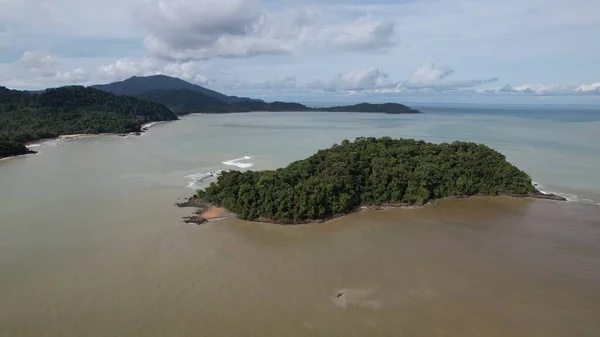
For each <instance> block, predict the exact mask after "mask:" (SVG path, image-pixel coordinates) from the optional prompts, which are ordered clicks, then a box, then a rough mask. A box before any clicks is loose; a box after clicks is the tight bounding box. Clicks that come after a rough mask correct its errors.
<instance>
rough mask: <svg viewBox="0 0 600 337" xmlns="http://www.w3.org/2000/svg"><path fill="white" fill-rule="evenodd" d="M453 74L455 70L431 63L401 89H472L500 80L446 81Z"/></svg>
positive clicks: (413, 75) (416, 73) (415, 74)
mask: <svg viewBox="0 0 600 337" xmlns="http://www.w3.org/2000/svg"><path fill="white" fill-rule="evenodd" d="M453 74H454V70H453V69H452V68H448V67H436V66H435V65H434V64H433V63H429V64H426V65H423V66H421V67H419V68H418V69H417V70H416V71H415V72H414V73H413V74H412V75H411V76H410V77H409V79H408V80H407V81H406V82H404V83H402V84H401V87H402V88H405V89H433V90H455V89H460V88H471V87H475V86H479V85H482V84H486V83H491V82H496V81H497V80H498V78H497V77H492V78H488V79H483V80H478V79H475V80H473V79H471V80H454V81H448V80H446V79H447V78H448V77H450V76H452V75H453Z"/></svg>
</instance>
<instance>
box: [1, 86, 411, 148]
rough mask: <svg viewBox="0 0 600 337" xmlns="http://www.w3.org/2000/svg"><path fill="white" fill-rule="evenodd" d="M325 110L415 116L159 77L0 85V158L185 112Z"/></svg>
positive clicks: (401, 108)
mask: <svg viewBox="0 0 600 337" xmlns="http://www.w3.org/2000/svg"><path fill="white" fill-rule="evenodd" d="M253 111H296V112H303V111H328V112H364V113H388V114H404V113H420V112H421V111H418V110H415V109H411V108H409V107H407V106H405V105H402V104H397V103H385V104H369V103H361V104H356V105H350V106H337V107H325V108H312V107H308V106H306V105H303V104H300V103H290V102H270V103H267V102H265V101H263V100H260V99H252V98H248V97H238V96H227V95H225V94H222V93H219V92H216V91H214V90H210V89H207V88H204V87H202V86H199V85H195V84H192V83H189V82H186V81H184V80H181V79H178V78H174V77H169V76H165V75H155V76H146V77H136V76H134V77H131V78H129V79H127V80H124V81H120V82H114V83H109V84H102V85H94V86H90V87H82V86H66V87H61V88H55V89H46V90H40V91H19V90H10V89H7V88H5V87H1V86H0V159H1V158H4V157H9V156H17V155H22V154H28V153H35V152H34V151H31V150H29V149H28V148H27V147H26V144H27V143H29V142H33V141H36V140H40V139H46V138H56V137H58V136H60V135H69V134H101V133H113V134H122V133H132V132H133V133H138V132H141V131H143V130H141V126H142V125H143V124H145V123H149V122H157V121H171V120H177V119H178V118H177V115H185V114H190V113H235V112H253Z"/></svg>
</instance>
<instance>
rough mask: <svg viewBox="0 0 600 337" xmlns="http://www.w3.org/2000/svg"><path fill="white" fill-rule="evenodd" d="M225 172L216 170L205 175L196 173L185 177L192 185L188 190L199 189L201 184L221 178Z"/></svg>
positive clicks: (189, 185) (188, 186)
mask: <svg viewBox="0 0 600 337" xmlns="http://www.w3.org/2000/svg"><path fill="white" fill-rule="evenodd" d="M225 171H226V170H216V171H210V172H205V173H195V174H190V175H189V176H185V178H186V179H188V180H189V181H190V183H189V184H188V185H187V188H193V189H197V188H198V184H201V183H203V182H205V181H207V180H209V179H216V178H217V177H219V175H221V173H223V172H225Z"/></svg>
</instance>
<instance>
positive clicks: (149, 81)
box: [91, 74, 263, 104]
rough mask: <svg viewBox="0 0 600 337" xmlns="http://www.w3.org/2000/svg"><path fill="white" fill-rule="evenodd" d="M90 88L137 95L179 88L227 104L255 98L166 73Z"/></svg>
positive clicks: (136, 77)
mask: <svg viewBox="0 0 600 337" xmlns="http://www.w3.org/2000/svg"><path fill="white" fill-rule="evenodd" d="M91 87H92V88H96V89H100V90H104V91H108V92H111V93H113V94H116V95H126V96H138V95H141V94H144V93H146V92H149V91H155V90H180V89H185V90H189V91H192V92H198V93H201V94H204V95H206V96H208V97H212V98H215V99H218V100H220V101H222V102H225V103H228V104H236V103H243V102H256V101H260V102H263V101H262V100H256V99H252V98H248V97H238V96H227V95H225V94H222V93H220V92H217V91H214V90H211V89H208V88H205V87H203V86H200V85H197V84H193V83H190V82H187V81H184V80H182V79H180V78H177V77H171V76H167V75H162V74H161V75H152V76H132V77H130V78H128V79H126V80H123V81H118V82H112V83H107V84H96V85H92V86H91Z"/></svg>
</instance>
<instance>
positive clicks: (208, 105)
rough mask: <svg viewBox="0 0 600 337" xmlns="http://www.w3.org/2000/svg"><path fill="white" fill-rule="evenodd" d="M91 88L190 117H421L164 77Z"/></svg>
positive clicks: (386, 107) (392, 108)
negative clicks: (317, 104) (239, 92)
mask: <svg viewBox="0 0 600 337" xmlns="http://www.w3.org/2000/svg"><path fill="white" fill-rule="evenodd" d="M93 88H96V89H100V90H104V91H107V92H110V93H113V94H117V95H129V96H135V97H138V98H140V99H143V100H146V101H150V102H155V103H160V104H164V105H166V106H168V107H169V108H170V109H171V110H172V111H173V112H174V113H176V114H177V115H185V114H190V113H230V112H253V111H298V112H300V111H330V112H365V113H366V112H371V113H389V114H400V113H420V112H421V111H418V110H414V109H411V108H409V107H407V106H405V105H402V104H397V103H385V104H369V103H361V104H356V105H350V106H337V107H328V108H327V107H326V108H312V107H308V106H306V105H304V104H300V103H293V102H270V103H268V102H265V101H263V100H260V99H252V98H248V97H238V96H227V95H224V94H222V93H219V92H216V91H214V90H210V89H207V88H204V87H202V86H199V85H196V84H192V83H189V82H186V81H184V80H181V79H179V78H174V77H169V76H165V75H154V76H146V77H137V76H134V77H131V78H129V79H126V80H124V81H120V82H114V83H109V84H102V85H95V86H93Z"/></svg>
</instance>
